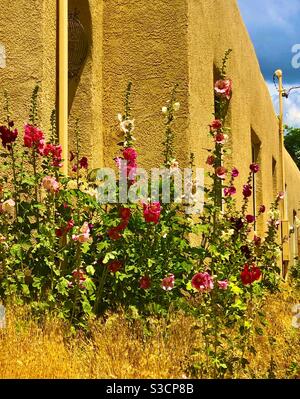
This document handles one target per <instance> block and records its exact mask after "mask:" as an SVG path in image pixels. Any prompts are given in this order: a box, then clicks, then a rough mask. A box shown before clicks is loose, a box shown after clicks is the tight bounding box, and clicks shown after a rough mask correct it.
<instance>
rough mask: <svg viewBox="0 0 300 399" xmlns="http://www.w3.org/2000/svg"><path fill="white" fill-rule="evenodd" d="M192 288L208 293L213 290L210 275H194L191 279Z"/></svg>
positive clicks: (205, 273)
mask: <svg viewBox="0 0 300 399" xmlns="http://www.w3.org/2000/svg"><path fill="white" fill-rule="evenodd" d="M191 283H192V287H194V288H196V290H198V291H201V292H206V291H210V290H212V289H213V288H214V282H213V279H212V277H211V275H210V274H209V273H207V272H204V273H196V274H195V275H194V276H193V278H192V282H191Z"/></svg>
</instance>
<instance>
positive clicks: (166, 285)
mask: <svg viewBox="0 0 300 399" xmlns="http://www.w3.org/2000/svg"><path fill="white" fill-rule="evenodd" d="M174 284H175V276H174V274H169V275H168V276H167V277H165V278H163V279H162V282H161V287H162V289H164V290H165V291H171V290H172V289H173V288H174Z"/></svg>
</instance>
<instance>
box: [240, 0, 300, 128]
mask: <svg viewBox="0 0 300 399" xmlns="http://www.w3.org/2000/svg"><path fill="white" fill-rule="evenodd" d="M237 1H238V4H239V7H240V11H241V14H242V17H243V19H244V22H245V24H246V26H247V28H248V31H249V34H250V37H251V39H252V41H253V44H254V47H255V50H256V54H257V57H258V59H259V62H260V66H261V70H262V73H263V75H264V77H265V79H266V82H267V84H268V87H269V90H270V93H271V95H272V98H273V101H274V105H275V108H277V105H278V97H277V96H276V90H275V88H274V85H273V82H272V76H273V73H274V71H275V70H276V69H278V68H280V69H282V70H283V73H284V86H285V87H286V88H289V87H291V86H295V85H297V86H300V0H237ZM297 44H298V45H299V48H298V51H297V49H295V51H297V53H296V52H294V53H293V52H292V48H293V46H295V45H297ZM297 54H299V56H298V55H297ZM293 57H294V60H295V61H298V62H299V67H298V68H294V67H293V66H292V59H293ZM296 66H297V65H296ZM285 123H287V124H288V125H290V126H298V127H300V90H298V91H295V92H293V93H291V94H290V97H289V99H287V100H285Z"/></svg>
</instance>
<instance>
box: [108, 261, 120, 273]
mask: <svg viewBox="0 0 300 399" xmlns="http://www.w3.org/2000/svg"><path fill="white" fill-rule="evenodd" d="M122 266H123V262H122V261H120V260H112V261H111V262H110V263H109V264H108V270H109V271H110V272H112V273H116V272H118V271H119V270H120V269H121V268H122Z"/></svg>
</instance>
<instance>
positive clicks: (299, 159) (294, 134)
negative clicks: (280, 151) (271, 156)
mask: <svg viewBox="0 0 300 399" xmlns="http://www.w3.org/2000/svg"><path fill="white" fill-rule="evenodd" d="M284 145H285V148H286V149H287V151H288V152H289V154H290V156H291V157H292V158H293V160H294V161H295V163H296V165H297V166H298V168H299V169H300V128H295V127H286V129H285V135H284Z"/></svg>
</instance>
